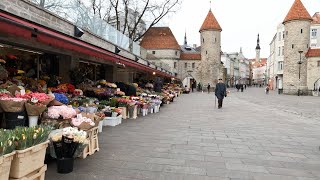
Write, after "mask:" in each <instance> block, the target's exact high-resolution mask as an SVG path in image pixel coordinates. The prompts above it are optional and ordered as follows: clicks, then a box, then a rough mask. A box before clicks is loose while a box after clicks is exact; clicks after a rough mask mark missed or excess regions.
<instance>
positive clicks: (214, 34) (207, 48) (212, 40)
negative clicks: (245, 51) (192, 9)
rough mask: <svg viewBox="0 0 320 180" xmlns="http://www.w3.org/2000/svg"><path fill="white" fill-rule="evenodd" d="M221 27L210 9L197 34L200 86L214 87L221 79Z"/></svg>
mask: <svg viewBox="0 0 320 180" xmlns="http://www.w3.org/2000/svg"><path fill="white" fill-rule="evenodd" d="M221 31H222V29H221V27H220V25H219V23H218V21H217V20H216V18H215V17H214V15H213V13H212V11H211V9H210V10H209V13H208V15H207V17H206V19H205V20H204V22H203V24H202V26H201V28H200V30H199V32H200V41H201V64H200V67H199V71H198V76H199V77H198V79H199V80H200V82H201V84H203V85H207V84H208V83H210V85H211V87H215V84H216V83H217V81H218V79H219V78H223V68H222V67H223V65H222V64H221V55H220V53H221Z"/></svg>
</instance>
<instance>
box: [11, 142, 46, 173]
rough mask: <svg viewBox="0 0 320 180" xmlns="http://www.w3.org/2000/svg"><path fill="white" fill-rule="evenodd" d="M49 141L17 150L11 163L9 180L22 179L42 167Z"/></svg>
mask: <svg viewBox="0 0 320 180" xmlns="http://www.w3.org/2000/svg"><path fill="white" fill-rule="evenodd" d="M48 143H49V141H46V142H44V143H41V144H38V145H35V146H32V147H30V148H27V149H25V150H17V151H16V154H15V155H14V158H13V160H12V163H11V169H10V178H16V179H19V178H22V177H24V176H26V175H28V174H30V173H32V172H33V171H35V170H37V169H39V168H41V167H42V166H43V165H44V158H45V155H46V149H47V147H48Z"/></svg>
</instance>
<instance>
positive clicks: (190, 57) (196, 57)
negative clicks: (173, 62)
mask: <svg viewBox="0 0 320 180" xmlns="http://www.w3.org/2000/svg"><path fill="white" fill-rule="evenodd" d="M180 59H181V60H201V54H200V53H181V54H180Z"/></svg>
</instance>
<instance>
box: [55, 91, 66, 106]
mask: <svg viewBox="0 0 320 180" xmlns="http://www.w3.org/2000/svg"><path fill="white" fill-rule="evenodd" d="M53 95H54V97H55V99H56V100H57V101H59V102H61V103H63V104H68V103H69V99H68V98H67V96H66V95H64V94H61V93H53Z"/></svg>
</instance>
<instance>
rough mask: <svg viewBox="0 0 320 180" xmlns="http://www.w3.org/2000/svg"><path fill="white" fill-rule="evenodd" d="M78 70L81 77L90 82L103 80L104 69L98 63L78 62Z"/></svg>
mask: <svg viewBox="0 0 320 180" xmlns="http://www.w3.org/2000/svg"><path fill="white" fill-rule="evenodd" d="M79 70H80V72H82V77H83V78H84V80H85V79H89V80H91V81H97V80H100V79H105V74H106V72H105V68H104V65H102V64H98V63H92V62H88V61H80V62H79Z"/></svg>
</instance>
